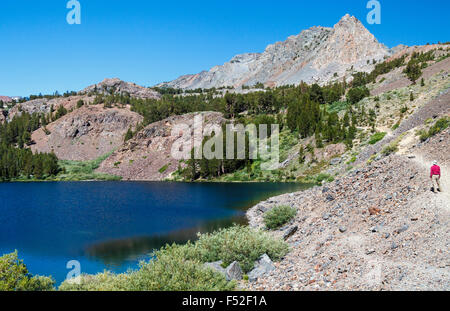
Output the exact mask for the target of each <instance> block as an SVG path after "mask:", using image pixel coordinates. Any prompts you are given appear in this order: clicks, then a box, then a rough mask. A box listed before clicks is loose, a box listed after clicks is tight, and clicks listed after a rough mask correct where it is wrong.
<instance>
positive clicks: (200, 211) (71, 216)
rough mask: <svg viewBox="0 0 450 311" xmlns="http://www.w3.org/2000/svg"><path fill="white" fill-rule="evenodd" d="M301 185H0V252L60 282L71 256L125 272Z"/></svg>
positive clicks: (90, 268)
mask: <svg viewBox="0 0 450 311" xmlns="http://www.w3.org/2000/svg"><path fill="white" fill-rule="evenodd" d="M304 187H305V186H304V185H300V184H282V183H280V184H278V183H277V184H274V183H244V184H237V183H232V184H230V183H227V184H222V183H165V182H161V183H160V182H157V183H156V182H65V183H62V182H61V183H58V182H54V183H0V198H1V199H0V200H1V201H0V255H2V254H5V253H10V252H13V251H14V250H18V252H19V257H20V258H21V259H23V260H24V262H25V264H26V265H27V267H28V269H29V270H30V272H31V273H32V274H39V275H51V276H53V278H54V279H55V280H56V281H57V282H58V283H60V282H62V281H63V280H64V279H65V278H66V275H67V273H68V272H69V269H66V264H67V262H68V261H70V260H78V261H79V262H80V263H81V271H82V273H97V272H102V271H103V270H105V269H107V270H111V271H114V272H124V271H126V270H127V269H129V268H132V269H133V268H137V266H138V265H137V264H138V261H139V260H142V259H148V258H149V257H148V256H149V255H148V254H149V253H150V252H151V251H152V250H153V249H155V248H159V247H161V246H162V245H165V244H166V243H173V242H177V243H184V242H186V241H187V240H193V239H195V236H196V233H197V232H210V231H213V230H215V229H217V228H220V227H226V226H230V225H232V224H233V223H245V217H244V214H245V210H246V209H247V208H248V207H250V206H252V205H254V204H257V203H258V202H259V201H261V200H264V199H267V198H269V197H271V196H273V195H277V194H281V193H286V192H293V191H298V190H300V189H302V188H304Z"/></svg>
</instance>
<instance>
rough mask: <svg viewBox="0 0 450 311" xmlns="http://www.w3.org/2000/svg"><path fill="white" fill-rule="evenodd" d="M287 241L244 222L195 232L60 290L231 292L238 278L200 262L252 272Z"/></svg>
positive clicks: (284, 251) (279, 255) (282, 249)
mask: <svg viewBox="0 0 450 311" xmlns="http://www.w3.org/2000/svg"><path fill="white" fill-rule="evenodd" d="M287 252H288V244H287V243H286V242H284V241H282V240H279V239H276V238H273V237H271V236H270V235H269V234H267V233H265V232H262V231H259V230H254V229H251V228H249V227H244V226H234V227H231V228H228V229H221V230H219V231H217V232H214V233H210V234H199V239H198V241H196V242H188V243H187V244H185V245H176V244H173V245H167V246H165V247H163V248H161V249H160V250H159V251H156V252H155V253H154V254H153V257H154V259H153V260H151V261H149V262H141V264H140V268H139V269H138V270H136V271H129V272H128V273H124V274H113V273H110V272H104V273H100V274H97V275H82V276H81V277H80V279H79V281H80V282H79V284H77V283H76V282H73V281H65V282H63V283H62V284H61V286H60V287H59V290H63V291H88V290H89V291H120V290H125V291H230V290H234V289H235V287H236V283H235V282H234V281H232V282H227V281H226V279H225V276H224V275H222V274H220V273H218V272H215V271H213V270H212V269H210V268H206V267H204V265H203V264H204V263H205V262H214V261H218V260H222V261H223V263H224V264H223V266H228V265H229V264H231V263H232V262H234V261H238V262H239V264H240V266H241V268H242V270H244V272H248V271H251V270H252V268H253V265H254V262H255V261H256V260H257V259H258V258H260V257H261V256H262V255H263V254H267V255H268V256H269V257H270V258H271V259H272V260H280V259H281V258H282V257H283V256H285V255H286V254H287Z"/></svg>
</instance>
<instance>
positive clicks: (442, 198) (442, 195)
mask: <svg viewBox="0 0 450 311" xmlns="http://www.w3.org/2000/svg"><path fill="white" fill-rule="evenodd" d="M412 156H414V158H412V160H413V161H414V162H415V163H417V164H418V165H419V166H420V167H422V168H423V169H424V173H426V174H429V170H430V167H431V163H429V162H430V161H426V160H425V159H424V157H423V156H422V155H421V154H418V153H413V154H412ZM440 167H441V174H442V175H441V180H440V182H441V188H442V189H441V192H438V193H436V199H435V200H434V202H433V203H434V205H435V206H436V207H440V208H443V209H445V210H447V211H450V175H449V173H450V170H449V168H448V167H446V166H444V165H442V164H440ZM430 188H431V181H430Z"/></svg>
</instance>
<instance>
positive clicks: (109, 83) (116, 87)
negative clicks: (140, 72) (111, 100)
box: [80, 78, 161, 99]
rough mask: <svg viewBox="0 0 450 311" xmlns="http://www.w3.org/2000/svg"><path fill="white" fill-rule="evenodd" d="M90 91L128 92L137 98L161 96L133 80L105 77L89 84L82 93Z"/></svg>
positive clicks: (104, 92)
mask: <svg viewBox="0 0 450 311" xmlns="http://www.w3.org/2000/svg"><path fill="white" fill-rule="evenodd" d="M90 92H94V93H100V94H110V93H116V94H123V95H124V94H128V95H130V96H131V97H136V98H144V99H147V98H156V99H157V98H160V97H161V96H160V94H159V93H158V92H156V91H153V90H151V89H149V88H145V87H143V86H140V85H137V84H135V83H131V82H125V81H122V80H120V79H117V78H114V79H105V80H103V81H102V82H100V83H98V84H94V85H91V86H88V87H87V88H85V89H84V90H82V91H81V92H80V93H82V94H88V93H90Z"/></svg>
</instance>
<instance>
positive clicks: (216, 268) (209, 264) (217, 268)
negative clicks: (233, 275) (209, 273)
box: [204, 260, 226, 274]
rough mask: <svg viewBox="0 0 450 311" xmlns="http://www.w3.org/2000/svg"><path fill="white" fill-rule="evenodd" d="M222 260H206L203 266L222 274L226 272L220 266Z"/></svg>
mask: <svg viewBox="0 0 450 311" xmlns="http://www.w3.org/2000/svg"><path fill="white" fill-rule="evenodd" d="M222 264H223V261H222V260H220V261H216V262H207V263H205V264H204V266H205V267H207V268H210V269H212V270H214V271H217V272H219V273H222V274H226V270H225V269H224V268H223V267H222Z"/></svg>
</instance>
